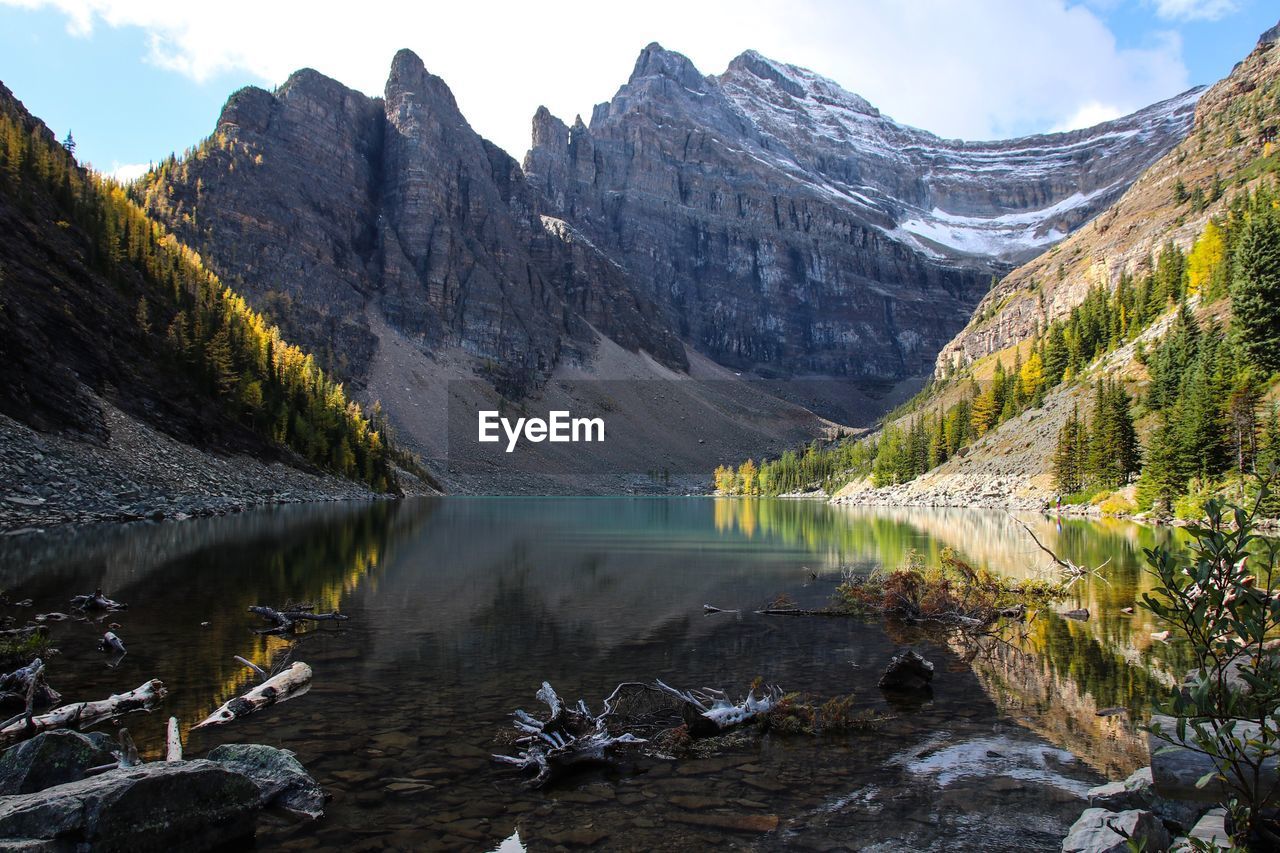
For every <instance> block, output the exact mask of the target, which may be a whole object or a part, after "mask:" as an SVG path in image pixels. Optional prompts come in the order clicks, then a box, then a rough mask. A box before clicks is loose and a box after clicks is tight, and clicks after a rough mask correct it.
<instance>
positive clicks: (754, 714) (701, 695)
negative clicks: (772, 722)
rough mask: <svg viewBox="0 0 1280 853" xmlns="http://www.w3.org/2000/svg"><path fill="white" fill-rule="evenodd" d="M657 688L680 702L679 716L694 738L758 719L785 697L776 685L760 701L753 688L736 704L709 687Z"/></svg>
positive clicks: (766, 690) (765, 690)
mask: <svg viewBox="0 0 1280 853" xmlns="http://www.w3.org/2000/svg"><path fill="white" fill-rule="evenodd" d="M655 686H656V687H657V689H658V690H659V691H661V692H663V693H665V694H667V695H668V696H671V697H672V698H674V699H676V700H678V701H679V702H680V716H681V717H682V718H683V719H684V722H685V725H686V726H688V727H689V734H690V736H692V737H712V736H715V735H718V734H721V733H722V732H725V731H728V730H729V729H731V728H734V727H735V726H740V725H742V724H743V723H748V722H751V721H752V720H755V719H758V718H760V717H762V716H764V715H765V714H768V713H769V712H770V711H772V710H773V709H774V708H775V707H777V704H778V701H779V700H781V699H782V695H783V693H782V688H780V687H778V686H777V685H774V686H771V687H766V688H765V689H764V693H763V695H761V696H759V697H757V696H756V695H755V688H752V689H750V690H748V691H747V696H746V698H745V699H743V700H742V701H741V702H736V703H735V702H733V701H732V700H730V699H729V697H728V696H727V695H725V692H724V691H723V690H713V689H711V688H709V687H704V688H703V689H702V690H677V689H675V688H674V687H672V686H670V685H669V684H666V683H664V682H662V681H661V680H659V681H657V682H655Z"/></svg>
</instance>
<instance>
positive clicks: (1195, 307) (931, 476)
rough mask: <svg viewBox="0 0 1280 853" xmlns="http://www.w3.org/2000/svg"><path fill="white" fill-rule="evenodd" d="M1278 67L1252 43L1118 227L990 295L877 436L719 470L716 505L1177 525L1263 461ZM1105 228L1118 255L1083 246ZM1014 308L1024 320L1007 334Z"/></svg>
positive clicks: (1274, 316) (1274, 312)
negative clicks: (853, 506) (725, 497)
mask: <svg viewBox="0 0 1280 853" xmlns="http://www.w3.org/2000/svg"><path fill="white" fill-rule="evenodd" d="M1278 53H1280V49H1278V48H1277V46H1276V44H1275V42H1274V41H1267V40H1264V41H1263V42H1261V43H1260V44H1259V46H1258V48H1257V49H1256V50H1255V51H1254V52H1253V53H1252V54H1251V55H1250V57H1249V58H1248V59H1247V60H1246V61H1245V62H1244V63H1241V65H1239V66H1237V68H1236V70H1235V71H1234V72H1233V74H1232V75H1231V77H1229V78H1228V79H1227V80H1224V81H1223V82H1222V83H1219V84H1218V85H1217V86H1215V87H1213V89H1211V90H1210V91H1209V92H1208V93H1207V94H1206V95H1205V97H1204V99H1203V100H1202V101H1201V105H1200V109H1199V110H1198V112H1197V117H1196V131H1195V132H1194V133H1193V135H1192V136H1191V137H1190V138H1188V139H1187V140H1186V141H1185V142H1183V143H1182V144H1181V145H1179V146H1178V147H1177V148H1175V149H1174V151H1173V152H1171V153H1170V154H1169V155H1168V156H1167V157H1166V158H1164V159H1163V160H1161V161H1160V163H1158V164H1157V165H1156V166H1154V167H1152V169H1151V170H1149V171H1148V172H1147V173H1146V174H1144V175H1143V176H1142V177H1141V178H1140V179H1139V180H1138V181H1137V182H1136V184H1135V186H1134V189H1133V190H1131V191H1130V193H1129V194H1126V196H1125V197H1124V198H1123V199H1121V200H1120V202H1118V203H1117V205H1116V206H1115V208H1113V209H1111V210H1108V211H1106V212H1104V213H1103V214H1101V216H1100V217H1099V219H1098V222H1096V223H1095V224H1094V225H1092V226H1089V227H1087V228H1086V229H1083V230H1082V232H1081V233H1080V234H1077V235H1075V236H1073V237H1071V238H1069V239H1068V240H1067V241H1066V242H1064V243H1063V244H1062V246H1061V247H1059V248H1057V249H1054V250H1051V251H1050V252H1049V253H1047V254H1046V256H1043V257H1041V258H1039V259H1037V260H1035V261H1033V262H1032V263H1030V264H1028V265H1027V266H1026V267H1024V268H1020V269H1019V270H1017V271H1015V272H1014V273H1012V274H1011V275H1010V276H1009V277H1008V279H1006V280H1005V281H1003V282H1001V283H1000V284H999V285H997V287H996V288H995V289H994V290H993V292H995V293H999V292H1004V293H1006V294H1007V293H1009V292H1010V290H1009V288H1010V287H1014V288H1015V291H1016V293H1015V295H1013V296H1006V297H1004V298H1003V300H997V301H995V302H994V303H992V302H991V301H990V300H989V301H988V304H987V306H986V307H985V309H982V311H985V313H986V316H985V317H984V316H982V313H981V311H980V315H979V316H978V317H976V318H975V320H974V322H973V323H972V324H971V328H970V330H969V331H968V332H967V334H968V336H969V337H968V338H967V339H966V340H968V341H969V342H970V343H967V344H966V345H965V346H966V347H967V348H964V349H957V348H955V347H950V348H949V349H950V350H951V352H952V358H951V359H950V360H946V361H943V362H941V367H940V369H939V375H938V377H937V378H936V379H935V380H934V381H933V382H932V383H931V384H930V386H929V387H928V388H926V389H925V390H924V391H923V392H921V394H920V395H918V396H917V397H916V398H915V399H914V400H912V401H911V402H909V403H908V404H907V405H906V406H904V407H902V408H901V409H899V410H898V411H896V412H894V413H892V414H890V415H889V416H888V417H887V418H886V420H885V425H884V427H883V428H882V429H881V430H879V431H877V432H875V433H874V434H872V435H870V436H867V437H865V438H861V439H857V440H851V441H846V442H843V443H839V444H836V445H833V446H830V447H826V448H821V447H817V446H813V447H810V448H809V449H808V450H807V451H806V452H805V453H804V454H803V455H802V456H795V455H787V456H784V457H783V458H781V459H779V460H776V461H772V462H766V463H763V464H761V465H759V466H756V465H755V463H752V464H751V465H750V466H748V469H747V471H746V472H743V471H741V470H739V471H729V470H728V469H723V470H721V471H720V472H718V474H717V485H718V487H720V488H721V489H722V490H723V491H728V492H742V491H747V492H761V493H780V492H787V491H795V490H804V489H812V488H818V487H822V488H825V489H826V490H827V491H828V492H829V493H833V494H834V493H837V492H839V493H841V494H842V495H843V497H845V498H846V499H848V500H852V501H856V502H867V503H875V502H879V501H887V502H890V503H896V502H907V503H945V504H950V503H968V502H971V501H972V500H973V499H975V498H978V499H981V500H989V501H994V502H997V503H998V502H1000V501H1001V499H1002V498H1004V499H1009V498H1012V499H1013V502H1014V503H1019V504H1026V505H1037V504H1043V503H1045V502H1046V501H1048V500H1050V499H1051V498H1056V497H1061V498H1062V499H1063V500H1064V501H1065V502H1067V503H1079V502H1092V503H1095V504H1098V505H1100V506H1101V507H1102V508H1103V509H1104V510H1109V511H1135V510H1138V509H1142V510H1151V509H1155V510H1158V511H1161V512H1174V513H1177V514H1183V515H1194V514H1196V513H1197V512H1198V510H1199V507H1200V506H1201V505H1202V503H1203V501H1204V499H1205V498H1206V497H1207V496H1208V495H1210V494H1212V493H1214V492H1218V491H1223V490H1227V491H1236V492H1237V493H1238V490H1239V489H1240V488H1241V483H1242V482H1243V481H1244V480H1245V479H1247V475H1249V474H1251V473H1254V472H1257V471H1259V470H1262V469H1265V468H1267V467H1268V466H1269V465H1270V464H1272V463H1273V462H1275V461H1280V428H1278V427H1277V426H1276V421H1277V413H1276V405H1275V397H1276V378H1277V377H1276V371H1277V369H1280V356H1277V353H1278V352H1280V347H1278V346H1277V344H1280V224H1278V223H1280V188H1278V187H1280V185H1278V180H1280V178H1278V177H1277V174H1278V173H1280V155H1277V153H1276V149H1275V136H1276V122H1277V119H1278V118H1280V57H1278V56H1277V54H1278ZM1208 164H1217V167H1216V168H1214V169H1213V170H1212V171H1209V170H1208V168H1207V166H1208ZM1144 211H1145V212H1144ZM1117 223H1123V227H1122V229H1121V230H1123V232H1124V234H1123V236H1122V237H1116V236H1115V235H1110V236H1106V237H1105V238H1104V237H1101V236H1099V235H1100V234H1103V235H1105V234H1106V233H1107V232H1108V231H1109V230H1110V229H1112V228H1121V226H1120V225H1118V224H1117ZM1143 249H1145V253H1144V254H1140V252H1141V251H1142V250H1143ZM1055 255H1057V260H1056V261H1054V258H1053V256H1055ZM1030 271H1034V273H1035V274H1037V275H1043V274H1044V273H1045V272H1046V271H1053V272H1052V275H1053V277H1054V279H1055V281H1053V282H1052V285H1051V286H1050V284H1049V283H1045V282H1043V281H1041V282H1039V283H1037V281H1036V279H1035V276H1034V275H1032V272H1030ZM1073 271H1074V272H1073ZM1028 282H1029V283H1028ZM1018 288H1021V289H1020V290H1019V289H1018ZM1063 300H1070V301H1071V304H1070V305H1068V306H1067V307H1063V305H1062V302H1063ZM1031 303H1034V304H1036V305H1037V306H1038V307H1037V309H1036V311H1033V312H1031V313H1032V314H1035V315H1036V316H1038V317H1039V318H1040V319H1039V320H1038V321H1034V322H1032V323H1031V325H1030V326H1028V327H1027V331H1026V333H1025V334H1022V333H1020V332H1019V331H1018V328H1019V326H1018V324H1019V323H1020V322H1022V320H1025V319H1026V317H1027V316H1028V315H1027V314H1026V312H1025V311H1023V309H1022V308H1020V307H1019V306H1025V305H1026V304H1031ZM1001 317H1003V318H1004V319H1003V320H1000V319H999V318H1001ZM1015 318H1021V319H1018V321H1017V322H1014V319H1015ZM998 320H999V322H997V321H998ZM1000 323H1003V325H1000ZM975 327H978V328H988V327H989V328H997V327H998V328H1002V329H1004V330H1005V331H1003V332H1001V333H1000V336H999V341H997V343H998V344H1001V343H1002V344H1003V345H997V346H995V348H994V350H993V351H992V352H990V353H989V354H987V355H978V356H977V357H976V358H973V360H972V361H965V360H964V359H962V358H960V357H959V356H958V355H957V354H960V353H973V352H975V351H977V352H981V350H975V349H974V347H976V346H977V344H975V343H972V342H974V341H977V340H978V338H976V337H974V333H973V331H972V329H973V328H975ZM961 337H964V335H962V336H961ZM958 340H959V339H958ZM983 340H986V341H988V342H991V341H996V338H992V337H988V338H984V339H983ZM744 473H745V474H746V475H747V476H745V477H744V476H743V474H744ZM842 489H843V491H841V490H842ZM1274 509H1275V508H1272V512H1273V514H1274Z"/></svg>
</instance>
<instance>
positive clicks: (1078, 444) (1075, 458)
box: [1053, 406, 1084, 494]
mask: <svg viewBox="0 0 1280 853" xmlns="http://www.w3.org/2000/svg"><path fill="white" fill-rule="evenodd" d="M1083 437H1084V424H1083V423H1082V422H1081V420H1080V408H1079V407H1078V406H1077V407H1076V408H1075V409H1074V410H1073V411H1072V412H1071V416H1070V417H1069V418H1067V422H1066V423H1065V424H1063V425H1062V429H1060V430H1059V431H1058V444H1057V448H1056V449H1055V450H1054V453H1053V482H1054V486H1055V487H1056V488H1057V489H1058V491H1059V492H1062V493H1064V494H1074V493H1075V492H1078V491H1080V490H1081V488H1083V486H1084V483H1083V478H1082V476H1081V475H1082V473H1083V472H1082V466H1081V464H1080V461H1081V458H1082V456H1083V455H1084V442H1083V441H1082V439H1083Z"/></svg>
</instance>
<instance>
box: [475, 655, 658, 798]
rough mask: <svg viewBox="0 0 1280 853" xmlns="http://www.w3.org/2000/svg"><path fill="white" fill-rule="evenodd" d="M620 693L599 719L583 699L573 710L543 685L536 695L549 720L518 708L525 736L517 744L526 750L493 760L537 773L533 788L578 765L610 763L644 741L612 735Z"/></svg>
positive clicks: (519, 726)
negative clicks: (618, 753) (611, 720)
mask: <svg viewBox="0 0 1280 853" xmlns="http://www.w3.org/2000/svg"><path fill="white" fill-rule="evenodd" d="M619 689H620V688H619ZM617 694H618V691H617V690H615V691H614V693H613V696H611V697H610V698H609V699H606V700H605V709H604V711H603V712H602V713H600V714H599V715H598V716H596V715H593V714H592V713H591V712H590V711H589V710H588V709H587V705H586V703H585V702H582V701H581V700H579V702H578V704H577V706H576V707H574V708H570V707H568V706H566V705H565V704H564V702H563V701H561V699H560V696H559V695H558V694H557V693H556V691H555V690H554V689H553V688H552V687H551V684H550V683H548V682H546V681H544V682H542V687H541V688H539V690H538V692H537V694H536V695H537V697H538V699H539V700H540V701H542V702H543V703H544V704H545V705H546V706H547V709H548V711H549V713H548V716H547V718H546V719H545V720H539V719H537V718H535V717H534V716H533V715H531V714H529V713H527V712H525V711H523V710H519V709H517V710H516V712H515V713H514V714H513V715H512V716H513V717H514V718H515V719H514V725H515V727H516V729H518V730H519V731H520V732H522V736H521V737H519V738H517V739H516V743H517V744H521V745H523V746H524V747H525V748H524V749H523V750H522V751H521V752H520V753H519V754H517V755H514V756H511V755H494V756H493V760H494V761H496V762H498V763H500V764H507V765H510V766H512V767H515V768H516V769H518V770H537V774H536V775H535V776H534V777H533V778H532V779H530V780H529V781H528V782H526V783H525V784H526V785H528V786H529V787H533V788H540V787H542V786H543V785H546V784H547V783H549V782H551V781H553V780H554V779H555V778H557V777H558V776H560V775H562V774H563V773H565V772H567V771H568V770H570V769H572V768H574V767H576V766H581V765H584V764H607V763H609V762H610V761H611V760H612V759H611V753H612V752H613V751H614V750H615V749H616V748H617V747H619V746H623V745H626V744H637V743H644V742H645V741H644V740H643V739H642V738H638V737H636V736H635V735H633V734H630V733H625V734H621V735H617V736H614V735H611V734H610V733H609V729H608V725H607V720H608V717H609V715H610V714H611V713H612V710H613V705H612V700H613V699H614V698H615V697H616V696H617Z"/></svg>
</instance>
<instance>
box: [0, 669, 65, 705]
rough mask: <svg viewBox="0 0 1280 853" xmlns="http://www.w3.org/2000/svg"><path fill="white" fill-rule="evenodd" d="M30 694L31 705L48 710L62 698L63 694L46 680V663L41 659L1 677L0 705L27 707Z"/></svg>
mask: <svg viewBox="0 0 1280 853" xmlns="http://www.w3.org/2000/svg"><path fill="white" fill-rule="evenodd" d="M28 694H32V701H31V704H32V706H33V707H36V708H48V707H49V706H51V705H54V704H56V703H57V701H58V700H59V699H61V698H62V694H60V693H58V691H56V690H54V689H53V688H52V687H50V686H49V684H48V682H46V681H45V680H44V661H42V660H41V659H40V658H36V659H35V660H33V661H32V662H31V663H29V664H27V665H26V666H24V667H21V668H20V669H15V670H14V671H13V672H6V673H5V674H4V675H0V705H6V706H7V705H22V706H25V705H26V704H27V696H28Z"/></svg>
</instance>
